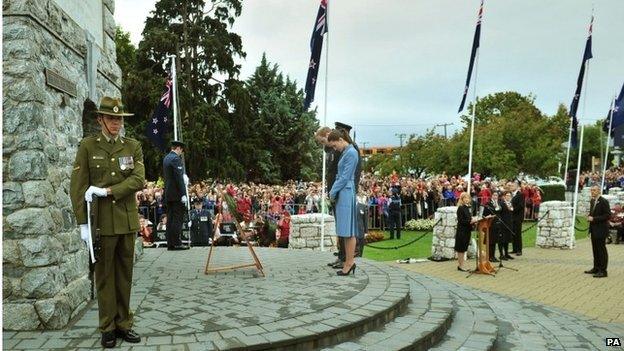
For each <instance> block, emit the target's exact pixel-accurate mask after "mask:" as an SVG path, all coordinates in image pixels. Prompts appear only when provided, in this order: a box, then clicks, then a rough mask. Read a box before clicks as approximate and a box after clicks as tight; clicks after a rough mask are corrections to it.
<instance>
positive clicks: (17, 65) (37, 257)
mask: <svg viewBox="0 0 624 351" xmlns="http://www.w3.org/2000/svg"><path fill="white" fill-rule="evenodd" d="M2 6H3V15H2V26H3V32H4V33H3V39H4V41H3V47H2V49H3V53H4V56H3V85H4V95H3V106H2V108H3V111H4V119H3V126H2V129H3V145H2V151H3V161H4V167H3V169H2V173H3V178H4V179H3V184H2V185H3V188H2V193H3V209H4V212H3V218H2V219H3V223H4V232H3V236H2V241H3V268H4V273H3V277H2V280H3V290H2V300H3V304H4V306H3V311H2V312H3V316H2V317H3V322H4V323H3V325H4V329H5V330H33V329H60V328H63V327H65V326H66V325H67V323H68V321H69V320H70V318H72V317H74V316H76V315H77V314H78V313H79V312H80V311H81V310H82V309H83V307H85V306H86V304H87V302H88V300H89V299H90V281H89V279H88V277H87V272H88V254H87V250H86V247H85V244H84V243H83V242H82V241H81V240H80V235H79V232H78V227H77V226H76V222H75V218H74V215H73V212H72V208H71V202H70V198H69V195H68V192H69V179H70V174H71V172H72V166H73V161H74V157H75V154H76V149H77V146H78V142H79V141H80V139H81V138H82V137H83V131H84V129H85V128H86V127H87V125H86V124H85V122H87V123H94V122H93V121H92V120H89V121H83V117H82V111H83V104H84V102H85V99H87V98H90V99H91V100H93V101H95V102H96V103H98V102H99V99H100V98H101V97H102V96H103V95H111V96H119V95H120V88H121V70H120V68H119V66H118V65H117V63H116V53H115V42H114V35H115V23H114V19H113V12H114V10H115V4H114V0H89V1H76V0H5V1H3V4H2Z"/></svg>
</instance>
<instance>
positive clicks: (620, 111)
mask: <svg viewBox="0 0 624 351" xmlns="http://www.w3.org/2000/svg"><path fill="white" fill-rule="evenodd" d="M611 121H613V123H612V126H611V132H612V133H613V130H614V129H615V128H617V127H619V126H620V125H622V124H624V84H623V85H622V90H620V95H618V97H617V98H616V99H615V102H614V103H613V107H612V108H611V109H610V110H609V114H608V115H607V119H605V121H604V124H603V128H602V129H603V130H604V131H605V132H608V131H609V122H611Z"/></svg>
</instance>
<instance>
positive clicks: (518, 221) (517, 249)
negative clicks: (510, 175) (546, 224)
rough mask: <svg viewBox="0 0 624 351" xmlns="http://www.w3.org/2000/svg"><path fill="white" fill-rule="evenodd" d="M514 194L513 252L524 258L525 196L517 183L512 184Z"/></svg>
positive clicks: (512, 199)
mask: <svg viewBox="0 0 624 351" xmlns="http://www.w3.org/2000/svg"><path fill="white" fill-rule="evenodd" d="M509 190H510V191H511V192H512V194H513V195H512V196H513V197H512V198H511V206H512V207H513V216H512V222H511V225H512V229H513V239H512V244H511V245H512V248H513V252H512V253H515V254H516V256H522V221H523V220H524V196H523V195H522V192H521V191H520V189H519V184H518V183H517V182H513V183H511V188H510V189H509Z"/></svg>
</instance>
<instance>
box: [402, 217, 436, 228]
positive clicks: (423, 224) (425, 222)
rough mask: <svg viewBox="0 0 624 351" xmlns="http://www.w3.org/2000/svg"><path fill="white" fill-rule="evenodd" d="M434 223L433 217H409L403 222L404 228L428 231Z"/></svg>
mask: <svg viewBox="0 0 624 351" xmlns="http://www.w3.org/2000/svg"><path fill="white" fill-rule="evenodd" d="M434 224H435V222H434V220H433V219H411V220H409V221H407V222H406V223H405V229H407V230H415V231H429V230H432V229H433V225H434Z"/></svg>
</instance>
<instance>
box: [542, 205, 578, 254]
mask: <svg viewBox="0 0 624 351" xmlns="http://www.w3.org/2000/svg"><path fill="white" fill-rule="evenodd" d="M547 211H548V214H547V215H545V217H544V218H543V219H542V220H541V221H540V222H539V223H537V238H536V239H535V244H536V245H537V246H538V247H541V248H559V249H573V248H574V246H575V238H574V229H573V227H572V220H573V219H572V212H573V211H572V207H571V206H570V203H569V202H566V201H546V202H543V203H542V204H541V206H540V212H541V213H544V214H545V213H546V212H547Z"/></svg>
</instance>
